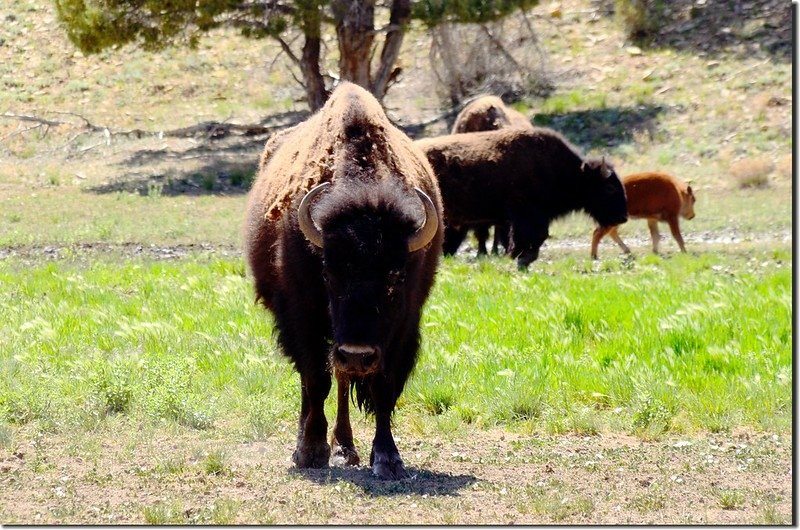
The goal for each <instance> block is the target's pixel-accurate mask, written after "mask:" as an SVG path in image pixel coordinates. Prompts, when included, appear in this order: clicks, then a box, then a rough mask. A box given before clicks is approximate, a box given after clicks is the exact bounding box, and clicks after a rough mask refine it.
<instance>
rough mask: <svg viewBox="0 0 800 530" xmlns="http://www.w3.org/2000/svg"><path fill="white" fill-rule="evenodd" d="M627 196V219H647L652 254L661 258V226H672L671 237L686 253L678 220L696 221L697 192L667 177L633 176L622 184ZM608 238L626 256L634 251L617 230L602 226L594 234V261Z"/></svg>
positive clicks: (656, 174) (625, 179)
mask: <svg viewBox="0 0 800 530" xmlns="http://www.w3.org/2000/svg"><path fill="white" fill-rule="evenodd" d="M622 185H623V186H624V187H625V195H626V196H627V197H628V217H630V218H632V219H643V218H644V219H647V225H648V226H649V227H650V237H651V238H652V239H653V252H655V253H656V254H658V240H659V234H658V222H659V221H664V222H666V223H668V224H669V228H670V230H671V231H672V237H674V238H675V241H677V242H678V246H679V247H680V248H681V252H686V247H685V246H684V245H683V237H682V236H681V230H680V227H679V226H678V216H683V217H684V218H686V219H692V218H693V217H694V201H695V197H694V192H693V191H692V187H691V186H689V185H687V184H686V183H685V182H683V181H681V180H680V179H677V178H675V177H673V176H672V175H667V174H666V173H657V172H649V173H634V174H633V175H628V176H627V177H625V178H624V179H623V180H622ZM606 234H608V235H610V236H611V238H612V239H613V240H614V241H616V242H617V244H618V245H619V246H620V248H621V249H622V250H623V252H625V253H626V254H627V253H630V251H631V249H629V248H628V246H627V245H626V244H625V243H623V242H622V239H621V238H620V237H619V233H618V232H617V226H616V225H614V226H599V227H598V228H596V229H595V231H594V234H592V258H593V259H597V246H598V244H599V243H600V240H601V239H603V237H604V236H605V235H606Z"/></svg>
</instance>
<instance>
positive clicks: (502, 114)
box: [444, 96, 533, 256]
mask: <svg viewBox="0 0 800 530" xmlns="http://www.w3.org/2000/svg"><path fill="white" fill-rule="evenodd" d="M509 128H520V129H528V130H532V129H533V125H531V122H530V120H528V118H526V117H525V115H524V114H522V113H521V112H517V111H516V110H514V109H512V108H510V107H507V106H506V105H505V103H503V100H502V99H500V98H499V97H497V96H479V97H477V98H475V99H474V100H472V101H471V102H470V103H469V104H468V105H467V106H466V107H464V108H463V109H462V110H461V112H459V113H458V116H456V121H455V123H453V129H452V131H451V133H452V134H460V133H470V132H481V131H497V130H499V129H509ZM491 226H492V225H491V224H487V223H478V224H474V225H469V226H448V227H447V229H446V230H445V234H444V254H445V255H446V256H449V255H452V254H455V253H456V252H457V251H458V247H460V246H461V243H463V242H464V239H465V238H466V237H467V232H468V230H469V229H470V228H471V229H472V230H473V231H474V232H475V238H476V239H477V240H478V256H484V255H486V254H487V252H486V240H487V239H488V238H489V227H491ZM508 230H509V226H508V223H498V224H496V225H494V241H493V242H492V254H495V255H496V254H498V253H499V247H500V245H502V246H503V248H505V249H506V252H507V251H508V247H509V243H508Z"/></svg>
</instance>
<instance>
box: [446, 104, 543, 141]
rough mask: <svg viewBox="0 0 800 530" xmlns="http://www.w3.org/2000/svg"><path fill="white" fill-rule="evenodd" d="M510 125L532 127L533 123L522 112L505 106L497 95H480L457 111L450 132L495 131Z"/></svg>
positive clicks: (524, 127)
mask: <svg viewBox="0 0 800 530" xmlns="http://www.w3.org/2000/svg"><path fill="white" fill-rule="evenodd" d="M511 127H518V128H522V129H532V128H533V125H531V122H530V121H528V118H526V117H525V115H524V114H522V113H521V112H517V111H516V110H514V109H512V108H510V107H507V106H506V105H505V103H503V100H502V99H500V98H499V97H497V96H480V97H478V98H475V99H474V100H472V101H471V102H470V103H469V104H468V105H467V106H466V107H464V108H463V109H462V110H461V112H459V113H458V116H456V121H455V122H454V123H453V129H452V131H451V133H452V134H460V133H468V132H481V131H496V130H498V129H508V128H511Z"/></svg>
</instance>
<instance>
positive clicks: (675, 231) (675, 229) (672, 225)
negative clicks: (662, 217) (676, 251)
mask: <svg viewBox="0 0 800 530" xmlns="http://www.w3.org/2000/svg"><path fill="white" fill-rule="evenodd" d="M667 223H668V224H669V229H670V231H671V232H672V237H674V238H675V241H677V242H678V246H679V247H680V248H681V252H686V246H684V244H683V236H681V228H680V226H679V225H678V218H677V217H671V218H670V219H668V220H667Z"/></svg>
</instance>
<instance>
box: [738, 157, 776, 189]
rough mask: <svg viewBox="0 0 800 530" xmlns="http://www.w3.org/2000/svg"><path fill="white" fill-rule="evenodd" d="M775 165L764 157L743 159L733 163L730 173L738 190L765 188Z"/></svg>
mask: <svg viewBox="0 0 800 530" xmlns="http://www.w3.org/2000/svg"><path fill="white" fill-rule="evenodd" d="M774 170H775V163H774V162H773V161H772V160H771V159H770V158H768V157H766V156H760V157H754V158H744V159H742V160H737V161H736V162H733V163H732V164H731V166H730V173H731V175H732V176H733V178H734V180H735V181H736V184H737V185H738V186H739V187H740V188H765V187H767V186H769V175H770V173H772V172H773V171H774Z"/></svg>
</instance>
